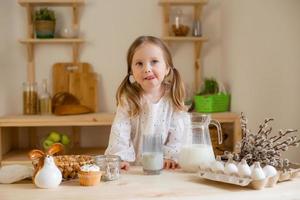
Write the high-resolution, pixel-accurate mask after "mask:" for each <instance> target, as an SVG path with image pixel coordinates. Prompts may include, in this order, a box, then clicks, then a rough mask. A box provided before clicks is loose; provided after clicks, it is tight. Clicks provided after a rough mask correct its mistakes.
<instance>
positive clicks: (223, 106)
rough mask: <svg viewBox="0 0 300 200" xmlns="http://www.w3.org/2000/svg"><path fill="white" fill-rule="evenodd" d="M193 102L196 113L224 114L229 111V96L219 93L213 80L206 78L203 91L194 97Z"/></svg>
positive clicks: (217, 85) (223, 92) (222, 92)
mask: <svg viewBox="0 0 300 200" xmlns="http://www.w3.org/2000/svg"><path fill="white" fill-rule="evenodd" d="M194 101H195V110H196V112H202V113H213V112H225V111H228V110H229V102H230V94H227V93H226V92H225V91H220V90H219V84H218V82H217V81H216V80H215V79H214V78H211V79H209V78H206V79H205V81H204V87H203V89H202V90H201V92H200V93H199V94H196V95H195V96H194Z"/></svg>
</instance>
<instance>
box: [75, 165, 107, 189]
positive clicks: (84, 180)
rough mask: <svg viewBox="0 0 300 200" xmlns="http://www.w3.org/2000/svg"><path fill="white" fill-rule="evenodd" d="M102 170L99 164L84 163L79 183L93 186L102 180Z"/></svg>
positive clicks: (79, 174)
mask: <svg viewBox="0 0 300 200" xmlns="http://www.w3.org/2000/svg"><path fill="white" fill-rule="evenodd" d="M101 175H102V172H101V171H100V168H99V167H98V166H97V165H83V166H81V167H80V171H79V173H78V176H79V183H80V185H83V186H93V185H97V184H98V183H99V182H100V179H101Z"/></svg>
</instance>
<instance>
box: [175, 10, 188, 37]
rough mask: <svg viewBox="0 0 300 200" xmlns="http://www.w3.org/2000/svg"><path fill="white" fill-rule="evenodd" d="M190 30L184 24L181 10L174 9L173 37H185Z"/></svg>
mask: <svg viewBox="0 0 300 200" xmlns="http://www.w3.org/2000/svg"><path fill="white" fill-rule="evenodd" d="M189 30H190V28H189V27H188V26H187V25H186V24H184V18H183V12H182V10H181V9H176V11H175V16H174V19H173V23H172V31H173V33H174V35H175V36H186V35H187V34H188V32H189Z"/></svg>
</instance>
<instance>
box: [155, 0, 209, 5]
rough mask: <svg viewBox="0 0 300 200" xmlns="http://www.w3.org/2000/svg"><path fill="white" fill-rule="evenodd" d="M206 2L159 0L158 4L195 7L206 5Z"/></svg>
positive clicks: (197, 0) (201, 0) (198, 0)
mask: <svg viewBox="0 0 300 200" xmlns="http://www.w3.org/2000/svg"><path fill="white" fill-rule="evenodd" d="M206 3H207V0H160V1H159V4H172V5H197V4H206Z"/></svg>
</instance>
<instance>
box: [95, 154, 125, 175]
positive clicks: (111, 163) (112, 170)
mask: <svg viewBox="0 0 300 200" xmlns="http://www.w3.org/2000/svg"><path fill="white" fill-rule="evenodd" d="M94 160H95V164H96V165H97V166H99V168H100V171H102V172H103V175H102V179H103V180H104V181H113V180H117V179H119V177H120V161H121V158H120V156H116V155H98V156H95V157H94Z"/></svg>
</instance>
